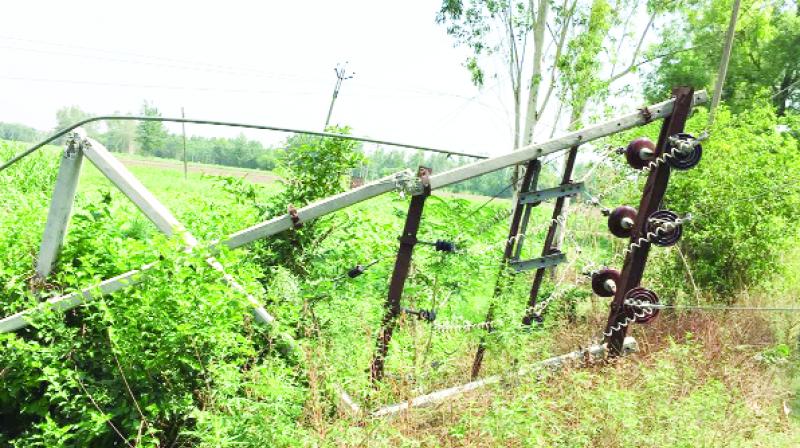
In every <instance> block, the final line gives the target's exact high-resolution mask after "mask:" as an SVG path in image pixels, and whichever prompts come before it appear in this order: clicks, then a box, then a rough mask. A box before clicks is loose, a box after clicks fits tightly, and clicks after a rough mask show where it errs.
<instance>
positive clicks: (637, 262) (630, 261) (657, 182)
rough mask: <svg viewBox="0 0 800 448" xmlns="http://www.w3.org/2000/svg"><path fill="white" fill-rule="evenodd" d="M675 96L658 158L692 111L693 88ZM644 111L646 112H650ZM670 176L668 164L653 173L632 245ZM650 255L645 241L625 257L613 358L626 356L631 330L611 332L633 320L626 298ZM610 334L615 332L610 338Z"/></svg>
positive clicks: (612, 319)
mask: <svg viewBox="0 0 800 448" xmlns="http://www.w3.org/2000/svg"><path fill="white" fill-rule="evenodd" d="M672 94H673V96H674V97H675V106H674V108H673V110H672V114H671V115H670V116H669V117H666V118H664V123H663V125H662V126H661V134H660V135H659V137H658V143H657V145H656V157H661V155H662V154H663V153H664V151H665V150H666V149H667V144H668V140H669V137H670V136H672V135H675V134H678V133H680V132H683V128H684V126H685V125H686V120H687V119H688V118H689V113H690V112H691V110H692V98H693V95H694V89H693V88H691V87H676V88H675V89H673V91H672ZM643 112H646V110H644V111H643ZM669 173H670V166H669V164H667V163H661V164H659V165H658V166H657V167H656V168H655V169H654V170H652V171H650V174H649V176H648V177H647V183H646V184H645V186H644V190H643V191H642V199H641V200H640V202H639V208H638V212H637V215H636V220H635V224H634V227H633V231H632V232H631V243H633V242H636V241H638V240H639V238H641V237H643V236H644V235H646V234H647V217H648V216H650V214H652V213H653V212H655V211H656V210H658V209H659V207H660V206H661V202H662V201H663V199H664V194H665V193H666V190H667V184H668V182H669ZM649 252H650V243H647V242H645V243H644V244H642V245H641V247H640V248H638V249H636V250H634V251H631V252H629V253H628V254H627V255H626V256H625V262H624V263H623V265H622V274H621V279H620V282H619V285H618V286H617V292H616V294H615V295H614V301H613V302H612V303H611V311H610V312H609V315H608V323H607V324H606V329H605V334H606V336H605V342H606V343H607V344H608V347H609V354H610V355H611V356H617V355H619V354H621V353H622V343H623V341H624V340H625V335H626V334H627V333H628V327H627V326H622V328H620V329H619V331H615V332H611V328H612V327H613V326H615V325H618V324H620V323H622V322H625V320H626V318H632V317H633V312H632V310H630V309H629V308H627V307H625V295H626V294H627V293H628V291H630V290H631V289H632V288H635V287H637V286H639V283H640V282H641V281H642V275H643V274H644V268H645V265H646V264H647V255H648V253H649ZM609 333H611V334H610V336H609Z"/></svg>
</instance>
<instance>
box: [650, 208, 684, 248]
mask: <svg viewBox="0 0 800 448" xmlns="http://www.w3.org/2000/svg"><path fill="white" fill-rule="evenodd" d="M647 233H648V234H652V235H654V236H652V237H650V238H649V239H650V241H651V242H652V243H653V244H655V245H656V246H661V247H669V246H673V245H675V244H676V243H677V242H678V241H679V240H680V239H681V235H683V226H682V225H681V224H680V220H679V218H678V215H677V214H676V213H674V212H671V211H669V210H656V211H655V212H653V214H651V215H650V217H649V218H647Z"/></svg>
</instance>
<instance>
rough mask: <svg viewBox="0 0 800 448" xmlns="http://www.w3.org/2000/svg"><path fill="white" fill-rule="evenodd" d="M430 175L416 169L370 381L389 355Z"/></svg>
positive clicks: (380, 374)
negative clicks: (416, 190)
mask: <svg viewBox="0 0 800 448" xmlns="http://www.w3.org/2000/svg"><path fill="white" fill-rule="evenodd" d="M430 174H431V170H430V168H425V167H419V171H418V176H419V180H420V185H421V186H422V194H418V195H416V196H413V197H412V198H411V203H410V204H409V206H408V214H407V215H406V223H405V226H404V228H403V234H402V235H401V236H400V248H399V249H398V250H397V259H396V260H395V263H394V271H393V272H392V279H391V281H390V282H389V294H388V295H387V297H386V304H385V314H384V316H383V323H382V324H381V329H380V331H379V332H378V340H377V348H376V350H375V356H374V357H373V358H372V364H371V366H370V377H371V379H372V381H373V382H377V381H380V380H382V379H383V368H384V365H385V362H386V355H387V353H388V352H389V342H391V340H392V333H393V332H394V329H395V327H396V326H397V318H398V317H399V316H400V314H401V313H402V308H401V307H400V300H401V299H402V297H403V288H404V287H405V284H406V278H407V277H408V271H409V269H410V267H411V255H412V254H413V252H414V246H415V245H416V243H417V231H418V230H419V224H420V221H421V220H422V210H423V208H424V207H425V200H426V199H427V198H428V196H429V195H430V194H431V184H430V180H429V176H430Z"/></svg>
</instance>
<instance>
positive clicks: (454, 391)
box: [370, 337, 638, 417]
mask: <svg viewBox="0 0 800 448" xmlns="http://www.w3.org/2000/svg"><path fill="white" fill-rule="evenodd" d="M623 349H624V351H625V352H626V353H630V352H635V351H637V350H638V345H637V344H636V340H635V339H634V338H632V337H626V338H625V342H624V344H623ZM605 354H606V346H605V344H596V345H592V346H591V347H589V348H587V349H583V350H576V351H574V352H570V353H567V354H564V355H561V356H556V357H554V358H550V359H546V360H544V361H540V362H538V363H536V364H533V365H531V366H528V367H525V368H522V369H519V370H517V371H515V372H510V373H508V374H506V375H494V376H489V377H486V378H484V379H481V380H477V381H472V382H469V383H466V384H462V385H461V386H455V387H451V388H448V389H442V390H439V391H436V392H432V393H430V394H426V395H420V396H419V397H416V398H413V399H411V400H408V401H406V402H403V403H397V404H393V405H390V406H385V407H382V408H380V409H378V410H376V411H374V412H372V413H371V414H370V416H371V417H386V416H390V415H394V414H397V413H399V412H402V411H407V410H410V409H411V408H421V407H426V406H431V405H434V404H437V403H441V402H443V401H446V400H449V399H451V398H454V397H456V396H458V395H461V394H464V393H466V392H469V391H472V390H475V389H480V388H482V387H484V386H488V385H490V384H496V383H499V382H501V381H503V380H504V379H507V378H514V377H522V376H527V375H530V374H532V373H536V372H540V371H542V370H544V369H550V370H559V369H561V368H562V367H564V366H565V365H566V364H568V363H573V362H577V361H581V360H583V359H586V358H587V357H591V358H601V357H603V356H605Z"/></svg>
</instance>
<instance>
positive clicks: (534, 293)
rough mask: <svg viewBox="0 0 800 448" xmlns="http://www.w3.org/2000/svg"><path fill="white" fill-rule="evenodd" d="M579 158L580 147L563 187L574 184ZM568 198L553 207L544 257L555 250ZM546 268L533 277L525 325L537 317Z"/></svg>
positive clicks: (572, 155) (571, 157)
mask: <svg viewBox="0 0 800 448" xmlns="http://www.w3.org/2000/svg"><path fill="white" fill-rule="evenodd" d="M577 156H578V146H577V145H576V146H573V147H571V148H570V149H569V153H568V154H567V163H566V164H565V165H564V175H563V176H562V178H561V185H568V184H570V183H572V171H573V169H574V168H575V159H576V158H577ZM565 201H566V197H559V198H558V199H556V204H555V206H554V207H553V218H552V222H551V223H550V228H549V229H548V230H547V236H546V237H545V239H544V247H543V248H542V256H543V257H544V256H546V255H549V254H550V251H551V250H552V249H553V240H554V239H555V236H556V232H557V231H558V226H559V224H558V223H557V222H556V221H555V220H556V219H558V217H559V216H561V211H562V210H563V209H564V202H565ZM545 269H546V268H539V269H537V270H536V274H535V275H534V277H533V284H532V285H531V292H530V296H529V298H528V308H527V309H526V310H525V316H524V317H523V318H522V324H523V325H530V324H531V323H532V322H533V319H534V318H535V316H534V315H533V307H535V306H536V300H537V298H538V296H539V289H541V287H542V282H543V281H544V273H545Z"/></svg>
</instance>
